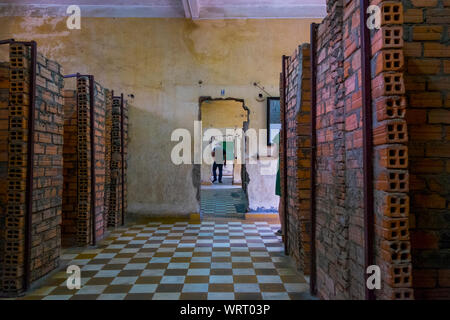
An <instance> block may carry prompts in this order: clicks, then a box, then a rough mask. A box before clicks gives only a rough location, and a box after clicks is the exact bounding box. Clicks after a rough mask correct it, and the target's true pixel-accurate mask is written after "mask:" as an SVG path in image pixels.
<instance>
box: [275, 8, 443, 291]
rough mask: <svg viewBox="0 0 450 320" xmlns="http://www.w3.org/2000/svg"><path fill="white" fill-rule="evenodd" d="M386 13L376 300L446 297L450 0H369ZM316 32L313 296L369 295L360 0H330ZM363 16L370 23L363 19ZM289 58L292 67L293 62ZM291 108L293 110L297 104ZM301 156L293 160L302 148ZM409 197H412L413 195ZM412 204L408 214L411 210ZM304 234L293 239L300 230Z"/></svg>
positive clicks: (291, 193)
mask: <svg viewBox="0 0 450 320" xmlns="http://www.w3.org/2000/svg"><path fill="white" fill-rule="evenodd" d="M370 4H375V5H379V6H380V8H381V12H382V20H381V21H382V26H381V29H380V30H371V32H370V33H371V48H372V52H371V70H370V72H371V79H372V82H371V86H372V92H371V98H372V112H373V114H372V118H373V123H372V125H373V145H374V147H373V169H374V171H373V177H374V208H373V211H371V210H370V211H369V213H372V212H373V214H374V219H375V225H374V231H375V237H374V246H375V257H374V258H375V264H377V265H378V266H380V267H381V277H382V288H381V290H377V291H376V298H377V299H413V298H417V299H448V298H450V293H449V292H450V281H449V278H450V269H449V265H448V260H449V257H450V256H449V248H450V246H449V243H450V240H449V239H450V236H449V234H450V230H449V229H450V227H449V224H448V220H449V217H448V212H449V210H448V209H449V208H450V205H449V197H450V195H449V188H448V182H449V181H450V180H449V173H450V170H449V167H450V166H449V163H450V160H449V157H450V153H449V152H448V150H450V145H449V142H448V141H449V139H448V131H449V125H450V120H449V117H450V111H448V110H447V109H448V108H449V106H450V102H449V101H450V99H449V97H450V95H449V90H450V86H449V79H450V77H449V74H450V48H449V45H450V41H449V34H448V31H449V30H448V25H449V22H450V20H449V19H450V2H448V1H441V0H436V1H422V0H411V1H410V0H407V1H406V0H405V1H383V0H373V1H371V2H370ZM327 5H328V15H327V17H326V18H325V19H324V21H323V22H322V23H321V25H320V26H319V27H318V32H317V38H316V46H317V51H316V57H317V65H316V66H315V71H316V72H317V85H316V88H315V90H316V95H317V118H316V127H317V131H316V135H317V162H316V164H315V165H316V172H315V174H316V198H315V199H314V201H315V203H316V219H317V221H316V223H317V228H316V240H315V241H316V248H317V252H316V256H317V260H316V263H317V288H318V295H319V296H320V297H322V298H327V299H363V298H364V296H365V295H364V291H365V278H366V276H365V268H364V267H365V265H364V250H365V241H364V197H363V187H364V186H363V132H362V130H363V119H362V72H361V49H360V44H361V40H360V39H361V35H360V21H359V19H360V12H359V1H356V0H329V1H328V2H327ZM364 23H365V22H364ZM288 62H290V63H291V65H292V66H293V67H294V68H289V66H288V68H287V71H288V72H287V76H286V80H287V88H282V93H286V105H285V106H282V112H283V113H284V116H285V117H286V121H287V122H288V124H287V140H288V145H287V148H288V149H287V151H288V158H287V161H286V166H287V168H288V169H287V170H288V175H287V177H286V178H285V177H283V176H282V180H285V181H283V183H287V189H288V192H287V197H288V200H289V201H288V217H289V218H288V222H289V223H288V236H289V239H290V248H289V250H290V253H291V254H292V255H293V256H294V257H295V259H296V260H297V261H301V260H302V259H301V255H300V252H301V246H298V247H297V246H296V244H297V243H299V240H298V239H300V238H301V235H302V231H301V230H298V229H297V226H298V221H296V220H295V219H294V218H293V217H295V214H293V213H295V212H299V208H300V206H301V203H302V197H301V196H300V195H299V193H298V192H297V191H298V188H297V187H298V178H299V177H301V176H303V171H302V168H300V167H299V166H298V164H297V161H298V155H299V154H300V153H301V152H302V149H301V147H300V146H299V145H298V140H297V139H296V138H295V137H294V133H293V132H294V131H295V130H296V128H298V126H301V120H299V119H295V120H294V121H292V120H293V119H294V116H293V113H292V110H293V105H294V101H295V96H296V94H295V85H296V75H295V73H292V69H295V65H296V64H297V63H298V62H297V61H296V54H294V56H293V57H291V58H290V59H289V60H288ZM288 64H289V63H288ZM294 110H295V109H294ZM295 152H296V153H297V155H296V154H295ZM410 198H411V203H410V200H409V199H410ZM410 211H411V213H410ZM296 233H297V235H295V234H296Z"/></svg>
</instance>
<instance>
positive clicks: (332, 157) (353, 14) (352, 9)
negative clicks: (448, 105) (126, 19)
mask: <svg viewBox="0 0 450 320" xmlns="http://www.w3.org/2000/svg"><path fill="white" fill-rule="evenodd" d="M358 3H359V1H328V3H327V5H328V12H329V13H328V16H327V17H326V18H325V19H324V21H323V22H322V24H321V25H320V26H319V27H318V32H317V39H316V41H317V51H316V56H317V63H318V65H317V67H316V68H317V69H316V72H317V87H316V90H317V92H316V94H317V118H316V128H317V133H316V134H317V163H316V223H317V226H316V248H317V254H316V256H317V288H318V294H319V296H321V297H323V298H326V299H361V298H363V297H364V286H363V282H364V281H363V279H364V269H363V268H362V266H363V263H364V251H363V245H364V243H363V220H362V217H363V209H362V207H363V205H362V201H363V198H362V194H363V190H362V131H361V125H360V122H361V118H360V117H361V105H358V97H359V96H360V93H359V91H360V90H361V89H360V88H361V82H360V81H361V76H360V70H359V69H360V62H359V61H360V58H359V54H360V52H359V51H360V50H359V11H358Z"/></svg>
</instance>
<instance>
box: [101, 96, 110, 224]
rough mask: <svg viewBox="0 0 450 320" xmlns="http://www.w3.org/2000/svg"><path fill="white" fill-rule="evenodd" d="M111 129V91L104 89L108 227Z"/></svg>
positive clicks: (105, 199) (106, 213)
mask: <svg viewBox="0 0 450 320" xmlns="http://www.w3.org/2000/svg"><path fill="white" fill-rule="evenodd" d="M111 129H112V92H111V91H110V90H108V89H105V197H104V204H105V212H104V215H103V220H104V221H105V223H104V228H105V231H106V228H107V227H108V215H109V211H110V197H111V158H112V157H111V156H112V154H111V142H112V141H111Z"/></svg>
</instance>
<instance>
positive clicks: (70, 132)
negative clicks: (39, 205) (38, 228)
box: [61, 90, 78, 247]
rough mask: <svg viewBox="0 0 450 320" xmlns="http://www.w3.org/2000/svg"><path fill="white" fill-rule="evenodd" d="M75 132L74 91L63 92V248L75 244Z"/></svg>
mask: <svg viewBox="0 0 450 320" xmlns="http://www.w3.org/2000/svg"><path fill="white" fill-rule="evenodd" d="M77 130H78V129H77V96H76V91H75V90H64V151H63V152H64V189H63V212H62V226H61V234H62V245H63V247H70V246H74V245H76V243H77V239H76V237H77V142H78V139H77Z"/></svg>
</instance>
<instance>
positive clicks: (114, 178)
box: [108, 97, 128, 227]
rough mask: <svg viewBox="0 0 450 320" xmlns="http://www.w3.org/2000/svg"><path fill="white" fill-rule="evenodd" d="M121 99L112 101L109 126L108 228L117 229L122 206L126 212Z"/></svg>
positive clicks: (126, 122) (126, 125)
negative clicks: (109, 179)
mask: <svg viewBox="0 0 450 320" xmlns="http://www.w3.org/2000/svg"><path fill="white" fill-rule="evenodd" d="M120 104H121V99H120V97H114V98H113V99H112V112H111V115H112V117H111V118H112V119H111V120H112V124H111V169H110V170H111V171H110V175H111V183H110V195H109V213H108V226H111V227H117V226H119V225H121V224H122V205H124V210H125V212H126V206H127V203H126V169H127V161H126V160H127V151H128V147H127V139H128V104H127V102H126V101H124V128H123V131H124V144H125V145H124V147H123V148H124V149H123V150H124V160H125V163H124V164H123V166H124V187H125V189H124V196H125V197H124V201H122V156H121V150H122V146H121V106H120Z"/></svg>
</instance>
